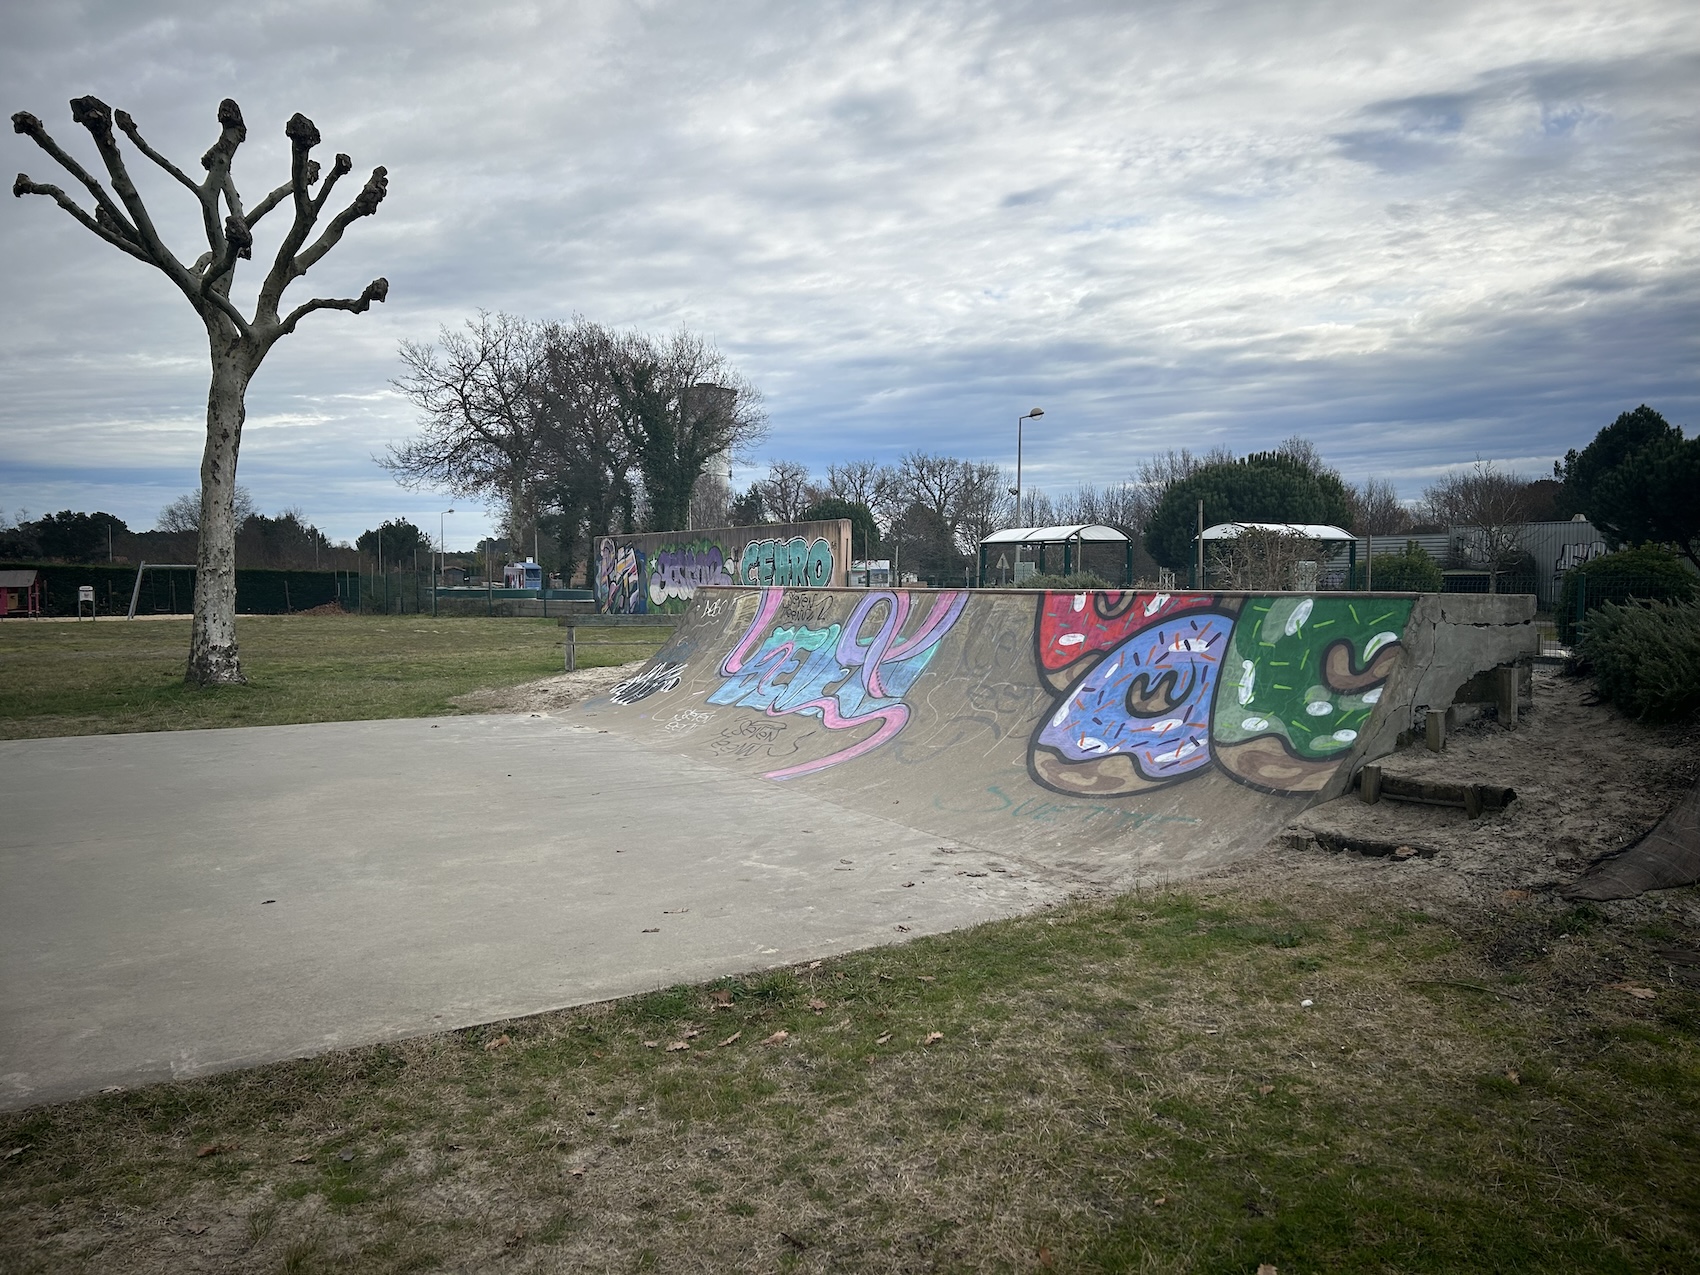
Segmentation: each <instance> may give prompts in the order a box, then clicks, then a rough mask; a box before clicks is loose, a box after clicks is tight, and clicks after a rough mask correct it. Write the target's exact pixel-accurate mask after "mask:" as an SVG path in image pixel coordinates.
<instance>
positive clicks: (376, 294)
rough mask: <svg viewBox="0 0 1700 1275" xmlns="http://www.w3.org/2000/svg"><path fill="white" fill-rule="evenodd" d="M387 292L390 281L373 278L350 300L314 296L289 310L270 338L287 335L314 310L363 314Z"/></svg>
mask: <svg viewBox="0 0 1700 1275" xmlns="http://www.w3.org/2000/svg"><path fill="white" fill-rule="evenodd" d="M389 294H390V281H389V280H388V279H374V280H372V282H371V283H369V284H367V285H366V290H365V291H364V292H362V293H361V294H360V295H359V296H358V297H357V298H354V299H352V300H350V299H348V298H346V297H345V298H343V299H341V300H336V301H332V300H327V299H325V298H322V297H314V298H313V299H312V300H311V301H304V302H302V303H301V304H300V305H298V306H296V307H295V308H294V309H293V310H291V311H290V312H289V317H288V318H287V319H285V320H284V321H283V322H282V323H280V324H279V325H278V328H277V335H276V336H274V337H273V338H272V339H273V340H274V341H275V340H276V339H277V337H281V336H288V335H289V334H290V333H291V332H293V331H295V325H296V324H297V323H299V322H300V321H301V320H302V319H304V318H305V317H306V316H307V315H309V314H311V313H313V311H315V310H348V311H350V312H352V313H354V314H364V313H365V312H366V311H367V310H370V309H371V308H372V302H374V301H380V302H381V301H383V300H384V298H385V297H387V296H389Z"/></svg>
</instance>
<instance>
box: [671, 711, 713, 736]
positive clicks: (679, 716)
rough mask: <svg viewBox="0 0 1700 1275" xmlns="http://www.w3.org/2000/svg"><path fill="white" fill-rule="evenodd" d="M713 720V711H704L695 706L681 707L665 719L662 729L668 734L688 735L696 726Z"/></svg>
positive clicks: (704, 724)
mask: <svg viewBox="0 0 1700 1275" xmlns="http://www.w3.org/2000/svg"><path fill="white" fill-rule="evenodd" d="M713 720H714V714H713V713H704V712H702V711H700V710H698V709H695V708H681V709H680V710H679V711H678V712H676V713H674V714H673V716H671V717H669V718H668V719H667V723H666V725H664V726H662V728H661V729H662V730H664V731H666V732H667V733H668V734H669V735H688V734H690V733H691V732H692V731H693V730H695V729H696V728H697V727H698V726H706V725H708V723H710V722H712V721H713Z"/></svg>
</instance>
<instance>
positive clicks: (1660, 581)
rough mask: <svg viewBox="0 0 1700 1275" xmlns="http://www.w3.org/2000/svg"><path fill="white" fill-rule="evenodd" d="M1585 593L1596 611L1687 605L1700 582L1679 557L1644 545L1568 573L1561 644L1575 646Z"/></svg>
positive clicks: (1561, 595)
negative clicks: (1636, 604)
mask: <svg viewBox="0 0 1700 1275" xmlns="http://www.w3.org/2000/svg"><path fill="white" fill-rule="evenodd" d="M1578 589H1582V590H1584V591H1585V592H1584V597H1585V599H1586V606H1587V609H1588V610H1589V611H1593V610H1595V609H1597V608H1599V607H1601V606H1603V605H1604V604H1605V603H1607V602H1627V601H1629V600H1630V599H1632V598H1633V599H1636V600H1639V601H1645V602H1651V601H1668V602H1686V601H1688V600H1690V599H1691V598H1693V597H1694V596H1695V594H1696V593H1697V592H1700V580H1696V579H1695V577H1694V575H1693V574H1692V573H1691V572H1689V571H1688V569H1687V568H1686V567H1684V566H1683V565H1682V562H1681V560H1680V559H1679V558H1677V556H1676V555H1675V554H1673V553H1672V552H1670V550H1668V549H1663V548H1660V547H1659V546H1657V545H1642V546H1641V547H1640V548H1638V549H1625V550H1623V551H1622V552H1620V553H1608V554H1605V555H1604V556H1602V557H1599V558H1594V559H1592V560H1590V561H1588V562H1584V563H1583V564H1582V565H1581V566H1579V567H1572V568H1571V569H1570V570H1569V571H1567V572H1565V575H1564V585H1563V588H1562V589H1560V591H1559V597H1558V614H1557V616H1556V617H1555V618H1556V619H1557V622H1558V640H1559V641H1561V642H1563V643H1564V644H1565V645H1566V646H1571V645H1574V644H1575V642H1576V638H1577V633H1576V592H1577V590H1578Z"/></svg>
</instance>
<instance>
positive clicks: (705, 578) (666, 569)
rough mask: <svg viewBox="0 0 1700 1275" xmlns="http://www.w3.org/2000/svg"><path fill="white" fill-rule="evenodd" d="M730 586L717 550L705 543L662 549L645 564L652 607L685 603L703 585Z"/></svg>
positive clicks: (730, 580) (723, 560)
mask: <svg viewBox="0 0 1700 1275" xmlns="http://www.w3.org/2000/svg"><path fill="white" fill-rule="evenodd" d="M731 583H732V572H731V571H730V569H728V567H727V566H726V559H725V557H724V555H723V554H722V553H721V552H720V546H719V545H717V544H712V543H710V542H708V541H706V540H705V541H700V542H698V543H696V544H691V545H663V546H662V547H661V548H660V549H658V550H657V551H656V553H655V555H654V556H653V557H652V558H650V560H649V601H650V603H651V605H653V606H655V607H664V606H666V605H667V603H668V602H669V601H671V600H673V599H675V598H677V599H679V600H681V601H688V600H689V599H690V598H692V597H694V596H695V595H696V591H697V590H698V589H700V588H702V587H703V586H704V585H710V584H731Z"/></svg>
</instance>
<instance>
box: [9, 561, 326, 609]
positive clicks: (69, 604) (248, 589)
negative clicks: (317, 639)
mask: <svg viewBox="0 0 1700 1275" xmlns="http://www.w3.org/2000/svg"><path fill="white" fill-rule="evenodd" d="M31 567H33V568H35V569H36V570H37V571H39V572H41V579H42V582H43V584H45V586H46V597H45V599H44V610H45V611H46V613H47V614H48V615H75V614H76V613H77V589H78V588H79V587H80V586H82V585H85V584H88V585H93V586H94V598H95V609H96V611H97V612H98V613H99V614H101V615H124V614H125V613H127V612H128V611H129V609H130V592H131V590H132V589H133V588H134V587H135V584H136V568H135V567H133V566H117V565H110V566H109V565H106V564H104V563H103V564H98V565H96V564H80V563H61V562H0V571H15V570H20V569H23V570H27V569H29V568H31ZM359 591H360V578H359V576H358V575H357V574H351V573H349V572H346V571H274V570H269V569H264V568H254V569H248V570H241V571H238V572H237V573H236V609H237V611H238V612H241V613H243V614H247V615H284V614H287V613H289V612H292V611H308V610H311V609H312V608H313V607H317V606H323V605H324V604H325V603H327V602H341V603H342V604H343V605H344V606H346V607H347V608H348V609H349V610H353V609H354V608H355V607H356V606H357V605H358V599H359V596H360V592H359ZM194 604H195V573H194V572H193V571H157V570H153V569H151V568H150V569H149V570H148V572H147V573H146V574H145V575H143V577H142V592H141V596H140V597H139V598H138V599H137V602H136V614H137V615H157V614H160V613H162V612H167V613H176V614H182V615H187V614H188V613H189V612H190V611H191V610H193V609H194Z"/></svg>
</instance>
